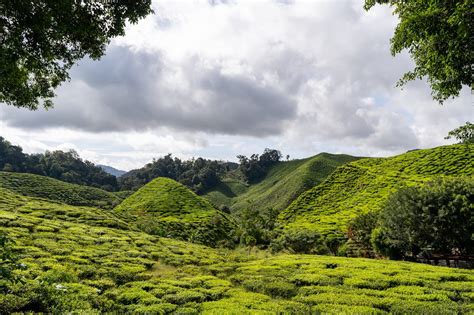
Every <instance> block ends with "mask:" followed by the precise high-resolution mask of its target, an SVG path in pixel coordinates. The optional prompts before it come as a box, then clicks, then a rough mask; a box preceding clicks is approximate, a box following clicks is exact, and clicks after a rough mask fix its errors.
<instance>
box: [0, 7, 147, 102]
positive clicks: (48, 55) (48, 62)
mask: <svg viewBox="0 0 474 315" xmlns="http://www.w3.org/2000/svg"><path fill="white" fill-rule="evenodd" d="M151 12H152V10H151V0H134V1H125V0H117V1H78V0H66V1H57V0H36V1H31V0H20V1H7V0H2V1H1V2H0V13H1V14H0V27H1V28H0V43H1V48H0V65H1V66H0V102H5V103H7V104H9V105H14V106H17V107H26V108H29V109H32V110H34V109H37V108H38V107H39V106H40V105H41V103H42V104H43V106H44V107H46V108H48V107H51V106H52V105H53V103H52V101H51V98H53V97H54V89H55V88H57V87H58V86H59V85H60V84H61V83H62V82H64V81H65V80H67V79H69V76H68V71H69V69H70V68H71V67H72V66H73V65H74V63H75V62H76V61H78V60H80V59H82V58H84V57H85V56H89V57H90V58H92V59H99V58H100V57H101V56H102V55H103V54H104V52H105V48H106V46H107V44H108V43H109V42H110V40H111V38H113V37H116V36H120V35H123V34H124V30H125V26H126V22H131V23H136V22H138V20H140V19H141V18H143V17H145V16H147V15H148V14H149V13H151Z"/></svg>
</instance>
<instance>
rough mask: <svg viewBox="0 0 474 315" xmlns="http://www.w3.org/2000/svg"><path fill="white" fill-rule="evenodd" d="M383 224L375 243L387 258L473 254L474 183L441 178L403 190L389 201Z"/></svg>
mask: <svg viewBox="0 0 474 315" xmlns="http://www.w3.org/2000/svg"><path fill="white" fill-rule="evenodd" d="M381 225H382V226H381V230H378V231H377V232H375V233H374V234H373V235H372V240H373V243H374V244H376V248H377V250H378V251H379V252H380V253H382V254H385V255H386V254H388V255H389V256H392V257H393V256H395V257H398V256H401V257H410V256H416V255H419V254H428V255H429V254H441V255H451V254H460V255H464V254H468V253H472V252H473V250H474V241H473V239H472V231H474V180H473V179H467V178H466V179H463V178H457V179H439V180H437V181H434V182H431V183H428V184H426V185H425V186H422V187H408V188H403V189H400V190H399V191H398V192H396V193H395V194H393V195H392V196H391V197H390V198H389V199H388V201H387V203H386V205H385V207H384V209H383V211H382V213H381Z"/></svg>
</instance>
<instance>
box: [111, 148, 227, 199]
mask: <svg viewBox="0 0 474 315" xmlns="http://www.w3.org/2000/svg"><path fill="white" fill-rule="evenodd" d="M228 170H229V166H228V164H227V163H225V162H220V161H213V160H206V159H203V158H197V159H191V160H187V161H183V160H180V159H179V158H177V157H174V158H173V156H172V155H171V154H167V155H165V156H164V157H160V158H158V159H154V160H153V162H151V163H148V164H147V165H145V166H144V167H142V168H140V169H136V170H133V171H130V172H128V173H126V174H125V175H123V176H121V177H120V178H119V185H120V188H121V189H122V190H136V189H138V188H140V187H141V186H143V185H145V184H146V183H148V182H150V181H151V180H153V179H154V178H156V177H167V178H171V179H174V180H176V181H178V182H180V183H182V184H183V185H185V186H187V187H189V188H191V189H192V190H194V191H195V192H197V193H202V192H204V191H205V190H207V189H209V188H211V187H214V186H216V185H217V184H218V183H220V176H221V175H222V174H224V173H225V172H227V171H228Z"/></svg>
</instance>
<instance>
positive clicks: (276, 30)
mask: <svg viewBox="0 0 474 315" xmlns="http://www.w3.org/2000/svg"><path fill="white" fill-rule="evenodd" d="M362 6H363V1H362V0H354V1H349V0H348V1H326V0H324V1H286V0H285V1H282V0H265V1H263V0H262V1H244V0H240V1H239V0H233V1H227V0H226V1H224V0H212V1H211V0H198V1H186V2H184V1H171V0H169V1H168V0H163V1H159V2H155V3H154V10H155V12H156V14H155V15H153V16H149V17H148V18H147V19H145V20H144V21H142V22H140V23H138V25H133V26H130V27H129V29H128V30H127V35H126V36H125V37H122V38H118V39H116V40H114V41H113V43H112V44H111V46H110V47H109V48H108V51H107V55H106V56H105V57H103V58H102V59H101V60H100V61H98V62H95V61H91V60H83V61H82V62H80V64H79V65H78V66H77V67H75V68H74V69H73V71H72V75H71V76H72V80H71V82H69V83H67V84H64V85H63V86H62V87H61V88H60V89H59V90H58V97H57V99H56V101H55V103H56V107H55V108H54V109H52V110H50V111H37V112H28V111H25V110H18V109H15V108H11V107H5V106H2V107H0V118H1V119H2V122H3V126H4V127H3V128H4V130H6V129H5V128H9V129H8V130H9V131H12V130H14V129H15V128H16V129H15V130H23V131H26V132H28V130H30V132H29V134H30V135H31V137H33V133H34V132H33V131H32V130H39V129H42V130H43V131H42V132H47V131H48V130H52V128H62V130H69V131H70V132H72V133H74V132H75V133H76V136H77V135H79V134H81V135H83V136H84V137H86V138H87V139H88V140H87V141H86V140H84V142H83V145H82V147H84V146H86V143H88V144H91V143H92V142H94V143H95V142H96V141H97V142H100V141H107V139H109V138H110V137H109V135H110V134H115V135H120V136H117V137H118V139H121V140H120V141H122V142H125V143H126V145H123V144H122V145H120V141H119V140H117V141H116V142H114V143H115V144H114V145H110V146H108V149H110V150H112V151H114V152H143V154H145V151H146V150H148V151H150V152H152V153H150V154H153V152H154V154H155V155H156V154H157V153H162V152H165V151H168V152H175V151H178V152H180V153H181V154H183V155H191V154H194V153H196V154H201V155H206V154H207V155H212V157H219V158H222V157H228V158H232V157H233V156H234V155H235V152H236V150H237V149H240V150H244V151H245V150H246V149H249V148H252V150H254V149H255V150H256V151H261V150H262V149H263V148H264V147H267V146H268V147H270V146H273V147H278V148H281V149H282V150H284V151H286V152H289V153H294V154H296V155H300V156H307V155H310V154H314V153H317V152H318V151H332V152H345V153H353V154H359V155H386V154H393V153H398V152H402V151H404V150H407V149H411V148H415V147H430V146H436V145H440V144H442V143H443V137H444V135H446V133H447V132H448V131H449V130H450V129H453V128H455V127H457V126H458V125H460V124H462V123H464V122H465V121H466V120H469V119H472V118H474V107H473V106H472V104H471V103H470V95H469V91H468V89H466V90H463V91H462V93H461V96H460V97H459V98H457V99H456V100H453V101H450V102H447V103H446V105H445V106H443V107H441V106H439V105H437V103H436V102H434V101H433V100H432V99H431V96H430V90H429V87H428V86H427V84H426V83H425V82H422V81H419V82H415V83H410V84H409V85H408V86H407V87H406V88H405V89H404V90H400V89H399V88H397V87H395V83H396V81H397V80H398V78H399V77H400V76H401V75H402V74H403V73H404V72H406V71H407V70H409V69H410V68H411V67H413V63H412V61H411V60H410V58H409V56H408V55H407V54H402V55H400V56H397V57H396V58H394V57H392V56H391V55H390V47H389V46H390V42H389V38H390V37H391V36H392V33H393V29H394V27H395V25H396V24H397V18H396V17H395V16H393V15H392V14H391V11H390V8H389V7H386V6H376V7H375V8H374V9H372V10H371V11H369V12H366V11H364V10H363V8H362ZM0 126H1V125H0ZM71 130H74V131H71ZM35 133H36V131H35ZM163 133H165V134H163ZM91 135H94V140H91V139H90V137H92V136H91ZM130 135H141V136H139V137H136V136H130ZM157 137H158V138H157ZM100 139H102V140H100ZM66 140H67V141H66ZM32 141H34V140H32ZM64 141H66V142H71V139H64ZM142 142H144V143H148V144H149V145H148V146H145V145H143V146H141V147H140V148H137V147H136V146H134V144H133V143H142ZM152 143H160V145H151V144H152ZM178 144H179V145H178ZM36 146H38V143H36ZM90 147H92V148H96V145H95V144H94V145H89V147H88V149H87V152H92V151H93V150H90ZM114 148H115V150H114ZM145 148H146V149H145ZM165 148H168V150H165ZM257 148H260V150H257ZM225 151H229V152H231V153H227V155H226V153H224V152H225ZM243 153H246V152H243ZM88 154H90V153H88ZM104 154H106V153H105V152H102V153H100V154H99V156H98V157H97V158H100V157H104ZM140 154H141V153H140ZM146 154H148V153H146ZM146 154H145V155H146ZM145 155H143V158H145ZM119 156H120V154H116V155H115V157H114V158H115V159H119ZM146 156H148V155H146ZM114 158H110V161H113V159H114ZM120 161H122V162H120V163H123V165H125V164H127V163H128V162H125V161H123V160H120ZM127 165H128V164H127Z"/></svg>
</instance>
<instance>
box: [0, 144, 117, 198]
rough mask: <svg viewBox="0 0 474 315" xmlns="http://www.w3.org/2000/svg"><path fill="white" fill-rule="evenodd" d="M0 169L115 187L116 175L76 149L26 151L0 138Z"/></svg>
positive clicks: (101, 186)
mask: <svg viewBox="0 0 474 315" xmlns="http://www.w3.org/2000/svg"><path fill="white" fill-rule="evenodd" d="M0 171H7V172H25V173H32V174H38V175H43V176H48V177H52V178H56V179H59V180H62V181H65V182H68V183H73V184H80V185H88V186H93V187H98V188H102V189H106V190H111V191H113V190H117V189H118V185H117V178H116V177H115V176H113V175H110V174H108V173H106V172H105V171H103V170H102V169H101V168H100V167H98V166H95V165H94V163H92V162H90V161H87V160H82V159H81V158H80V157H79V155H78V154H77V152H76V151H74V150H70V151H68V152H63V151H53V152H50V151H46V152H45V153H44V154H26V153H23V149H22V148H21V147H20V146H16V145H12V144H11V143H10V142H8V141H6V140H5V139H4V138H2V137H0Z"/></svg>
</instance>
